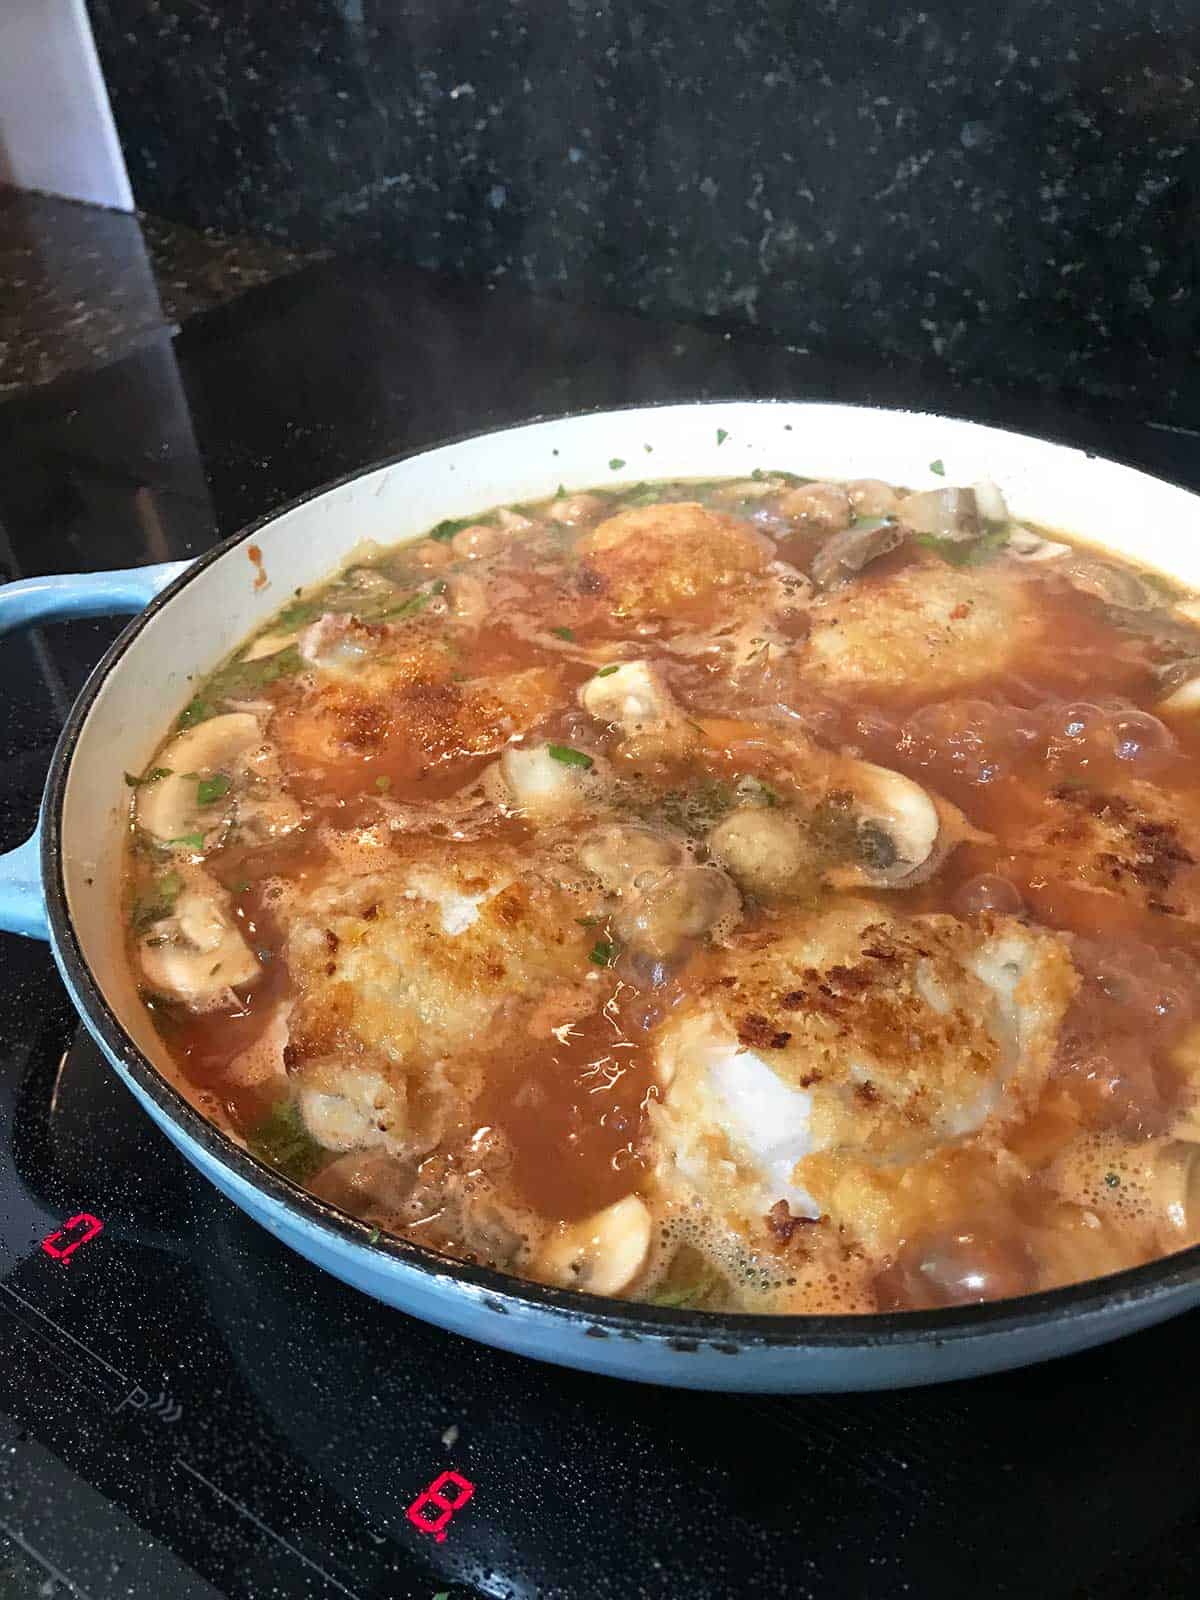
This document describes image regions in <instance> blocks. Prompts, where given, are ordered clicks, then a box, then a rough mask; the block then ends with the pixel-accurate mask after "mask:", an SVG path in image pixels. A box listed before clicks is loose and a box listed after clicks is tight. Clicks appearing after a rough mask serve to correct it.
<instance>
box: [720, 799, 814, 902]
mask: <svg viewBox="0 0 1200 1600" xmlns="http://www.w3.org/2000/svg"><path fill="white" fill-rule="evenodd" d="M708 848H709V851H710V852H711V854H712V857H713V859H714V860H715V861H718V862H719V863H720V864H721V865H722V866H723V867H725V868H726V869H727V870H728V871H729V872H730V873H732V874H733V877H734V878H735V879H736V880H737V882H738V883H739V884H740V885H741V886H742V888H743V889H745V890H747V891H748V892H749V893H750V894H753V895H756V896H757V897H758V898H759V899H760V900H778V899H781V898H786V897H787V896H788V895H790V894H792V893H794V892H795V891H796V889H797V888H798V887H799V886H800V885H802V884H804V883H805V882H810V883H811V882H812V880H813V874H814V853H813V849H812V845H811V843H810V842H809V840H808V839H807V838H806V836H805V833H804V830H803V828H802V826H801V824H800V821H799V819H798V818H797V817H796V816H795V814H794V813H793V812H791V811H789V810H783V809H781V810H766V809H764V808H763V807H762V806H753V807H745V808H740V809H738V810H737V811H733V812H731V813H730V815H729V816H727V817H726V818H725V819H724V821H722V822H719V823H718V824H717V826H716V827H715V828H714V829H713V830H712V832H711V833H710V834H709V836H708Z"/></svg>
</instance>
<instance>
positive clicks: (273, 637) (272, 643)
mask: <svg viewBox="0 0 1200 1600" xmlns="http://www.w3.org/2000/svg"><path fill="white" fill-rule="evenodd" d="M299 637H300V635H299V634H297V633H263V634H260V635H259V637H258V638H257V639H255V641H254V643H253V644H252V645H251V646H250V648H249V649H248V650H247V651H246V652H245V654H244V655H243V656H242V657H241V659H242V660H243V661H261V660H262V659H263V658H264V657H265V656H277V655H278V654H279V652H280V651H281V650H286V649H287V647H288V645H290V644H295V642H296V640H297V639H298V638H299Z"/></svg>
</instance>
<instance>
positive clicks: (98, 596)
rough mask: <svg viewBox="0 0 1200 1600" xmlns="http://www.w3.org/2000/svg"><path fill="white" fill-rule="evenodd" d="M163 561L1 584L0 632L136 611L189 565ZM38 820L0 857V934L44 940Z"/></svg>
mask: <svg viewBox="0 0 1200 1600" xmlns="http://www.w3.org/2000/svg"><path fill="white" fill-rule="evenodd" d="M191 564H192V563H191V562H190V561H163V562H160V563H159V564H158V565H157V566H153V567H128V568H126V569H125V570H124V571H119V572H69V573H65V574H62V575H61V576H58V577H46V578H21V579H20V580H19V581H18V582H16V583H7V584H4V585H0V634H4V633H10V632H11V631H12V630H13V629H15V628H27V627H29V626H31V625H32V624H33V623H37V622H59V621H63V620H65V619H67V618H68V617H70V618H74V617H107V616H113V615H121V614H123V613H125V612H134V611H140V610H141V609H142V607H143V606H147V605H149V603H150V601H151V600H153V599H154V596H155V595H156V594H158V593H159V591H160V590H162V589H165V588H166V587H167V585H168V584H169V583H174V581H175V579H176V578H178V577H179V575H180V574H181V573H183V572H186V571H187V569H188V568H189V567H190V566H191ZM40 856H41V823H40V822H39V824H38V826H37V827H36V828H35V829H34V832H33V837H32V838H31V839H26V841H25V843H24V844H21V845H18V846H17V848H16V849H15V850H10V851H9V852H8V854H7V855H0V933H23V934H25V935H26V936H27V937H28V938H31V939H48V938H49V937H50V929H49V925H48V924H47V922H46V906H45V901H44V898H43V895H42V872H41V864H40Z"/></svg>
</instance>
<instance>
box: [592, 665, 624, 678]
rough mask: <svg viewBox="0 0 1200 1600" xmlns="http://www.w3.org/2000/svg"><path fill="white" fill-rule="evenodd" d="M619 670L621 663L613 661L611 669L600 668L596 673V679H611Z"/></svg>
mask: <svg viewBox="0 0 1200 1600" xmlns="http://www.w3.org/2000/svg"><path fill="white" fill-rule="evenodd" d="M620 670H621V663H620V662H619V661H614V662H613V664H612V666H611V667H600V668H598V669H597V671H596V677H597V678H611V677H612V675H613V673H614V672H619V671H620Z"/></svg>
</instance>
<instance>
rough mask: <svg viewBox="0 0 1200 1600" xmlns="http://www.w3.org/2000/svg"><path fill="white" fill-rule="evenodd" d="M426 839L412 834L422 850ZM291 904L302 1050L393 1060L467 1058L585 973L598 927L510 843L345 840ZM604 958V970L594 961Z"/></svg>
mask: <svg viewBox="0 0 1200 1600" xmlns="http://www.w3.org/2000/svg"><path fill="white" fill-rule="evenodd" d="M416 848H417V847H415V846H414V851H415V849H416ZM285 895H286V899H285V901H284V902H283V903H282V905H281V907H280V912H279V914H280V915H281V916H282V917H284V918H285V919H286V923H287V927H288V941H287V951H286V954H287V961H288V966H289V969H290V971H291V974H292V977H293V980H294V981H295V983H296V987H297V989H298V991H299V998H298V1000H297V1003H296V1009H295V1011H294V1013H293V1016H292V1030H291V1038H292V1047H293V1053H299V1054H301V1055H304V1056H323V1055H328V1054H331V1053H336V1052H338V1051H339V1050H344V1049H345V1048H346V1047H347V1045H348V1044H349V1046H350V1047H351V1048H352V1049H362V1048H367V1049H370V1050H374V1051H378V1052H381V1053H382V1055H383V1056H384V1057H385V1058H387V1059H388V1060H390V1061H394V1062H404V1063H409V1062H414V1063H419V1062H421V1061H425V1062H428V1061H432V1060H434V1059H436V1058H438V1057H442V1056H447V1055H453V1056H454V1057H456V1058H457V1059H459V1060H462V1059H466V1058H469V1057H470V1056H471V1055H472V1054H473V1053H475V1052H477V1051H478V1050H480V1049H483V1048H485V1047H487V1046H488V1045H489V1044H493V1043H494V1040H489V1038H488V1031H489V1029H490V1028H491V1026H492V1025H493V1023H495V1022H497V1020H498V1019H499V1018H500V1017H501V1015H503V1016H504V1018H505V1021H506V1023H507V1022H511V1021H513V1020H514V1018H516V1017H517V1016H518V1014H519V1012H520V1010H521V1008H523V1007H529V1008H531V1009H532V1008H533V1007H534V1006H536V1004H537V1003H538V1001H539V1000H540V999H541V998H542V996H543V995H544V993H545V992H546V991H547V989H549V988H550V987H551V986H552V985H562V984H563V983H564V982H570V981H578V982H580V983H583V982H585V981H586V979H587V976H588V972H589V966H588V959H587V952H588V948H589V945H590V943H591V942H592V940H594V937H595V935H594V934H592V935H590V937H589V934H588V931H587V930H586V929H584V928H583V927H581V926H580V925H579V923H578V922H576V920H575V913H576V911H577V907H576V906H575V904H574V902H573V901H572V900H571V898H570V897H569V896H568V895H567V894H566V893H565V892H564V891H563V890H561V889H559V888H558V887H557V886H556V885H555V884H554V883H553V882H551V881H550V880H549V879H545V878H543V877H541V876H540V875H538V874H537V873H536V872H535V871H531V870H530V869H529V866H528V863H527V862H523V861H520V860H518V859H517V857H516V856H515V855H514V854H513V853H512V852H511V851H509V850H506V849H505V848H504V847H502V846H498V845H497V846H493V847H491V848H489V849H484V848H477V849H470V848H467V849H464V848H463V847H461V846H460V847H458V848H457V849H453V850H451V849H449V848H443V849H442V851H440V852H439V851H438V850H437V848H436V847H435V848H434V849H433V850H430V848H429V840H428V839H426V840H424V841H422V842H421V855H420V859H418V858H417V856H416V855H415V854H414V855H413V856H412V857H411V858H410V859H405V858H403V857H402V856H400V855H399V854H398V853H397V852H396V851H394V850H392V849H390V848H388V847H386V846H380V845H379V844H378V843H377V842H376V841H375V840H374V839H373V838H372V837H371V836H369V835H364V836H363V838H362V841H361V845H360V846H359V848H358V850H357V857H356V854H355V846H354V845H353V844H351V843H345V842H344V843H343V844H342V846H341V847H340V848H339V849H338V851H337V853H336V854H335V856H334V858H333V860H332V861H331V862H330V863H329V864H328V865H327V866H326V867H325V869H324V870H323V871H322V872H321V873H319V874H317V875H314V878H313V879H312V880H310V883H309V884H308V885H306V886H305V887H303V888H298V889H288V890H287V891H285ZM592 970H594V969H592Z"/></svg>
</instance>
